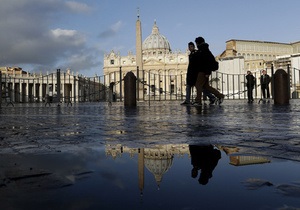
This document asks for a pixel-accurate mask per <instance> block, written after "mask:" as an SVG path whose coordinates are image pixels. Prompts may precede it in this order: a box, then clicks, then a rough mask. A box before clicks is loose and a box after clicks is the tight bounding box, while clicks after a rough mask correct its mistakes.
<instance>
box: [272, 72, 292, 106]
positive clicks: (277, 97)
mask: <svg viewBox="0 0 300 210" xmlns="http://www.w3.org/2000/svg"><path fill="white" fill-rule="evenodd" d="M288 80H289V78H288V74H287V73H286V72H285V71H284V70H283V69H278V70H277V71H276V72H275V74H274V104H289V99H290V97H289V96H290V94H289V88H290V87H289V81H288Z"/></svg>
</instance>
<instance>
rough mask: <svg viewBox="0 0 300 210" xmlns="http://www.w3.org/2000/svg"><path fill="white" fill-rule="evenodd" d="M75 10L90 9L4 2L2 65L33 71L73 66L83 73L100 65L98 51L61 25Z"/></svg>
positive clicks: (26, 0)
mask: <svg viewBox="0 0 300 210" xmlns="http://www.w3.org/2000/svg"><path fill="white" fill-rule="evenodd" d="M74 11H77V13H79V12H81V13H82V12H88V11H90V8H89V7H88V6H87V5H85V4H81V3H76V2H73V1H69V2H67V3H65V2H64V1H63V0H43V1H40V0H1V6H0V28H1V33H0V49H1V50H0V66H20V67H22V68H23V69H24V70H25V71H32V72H40V71H43V72H46V71H48V70H51V69H56V68H57V67H59V68H60V67H62V66H63V67H70V66H71V67H73V68H76V69H77V71H79V72H80V71H81V69H84V70H85V71H88V70H89V69H92V68H95V66H96V65H100V64H101V62H100V61H99V58H98V57H97V56H99V54H98V53H99V51H97V49H91V48H90V47H89V46H88V43H87V37H86V35H85V34H84V33H83V32H81V31H78V30H76V29H73V28H68V27H69V26H68V25H63V24H61V22H62V21H61V20H63V19H64V17H65V15H68V14H71V15H72V16H74ZM58 25H59V27H56V26H58ZM74 56H75V57H76V56H77V58H78V59H79V58H82V59H80V60H81V62H77V63H76V62H74V60H73V59H72V58H74ZM84 57H85V59H84ZM77 64H80V66H75V65H77Z"/></svg>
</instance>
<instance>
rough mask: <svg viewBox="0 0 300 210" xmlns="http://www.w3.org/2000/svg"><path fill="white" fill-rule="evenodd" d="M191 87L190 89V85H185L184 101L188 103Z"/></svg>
mask: <svg viewBox="0 0 300 210" xmlns="http://www.w3.org/2000/svg"><path fill="white" fill-rule="evenodd" d="M191 89H192V87H191V86H190V85H186V96H185V101H186V102H188V103H189V102H190V101H191Z"/></svg>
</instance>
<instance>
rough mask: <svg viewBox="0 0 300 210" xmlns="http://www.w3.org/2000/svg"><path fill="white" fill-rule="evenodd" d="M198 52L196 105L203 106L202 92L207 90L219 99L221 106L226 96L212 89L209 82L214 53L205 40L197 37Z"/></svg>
mask: <svg viewBox="0 0 300 210" xmlns="http://www.w3.org/2000/svg"><path fill="white" fill-rule="evenodd" d="M195 42H196V45H197V48H198V51H197V52H196V58H197V59H196V62H197V64H196V65H197V67H196V68H197V72H198V75H197V81H196V89H197V97H196V105H198V106H202V91H203V89H206V90H207V91H209V92H210V93H212V94H214V95H215V96H216V97H217V98H218V103H219V104H221V103H222V102H223V99H224V97H225V96H224V95H223V94H222V93H220V92H219V91H218V90H217V89H215V88H213V87H211V86H210V85H209V82H208V78H209V76H210V74H211V70H210V65H211V63H210V62H211V59H210V58H211V56H212V57H213V55H212V53H211V52H210V50H209V48H208V47H209V45H208V44H207V43H205V40H204V38H202V37H197V38H196V39H195Z"/></svg>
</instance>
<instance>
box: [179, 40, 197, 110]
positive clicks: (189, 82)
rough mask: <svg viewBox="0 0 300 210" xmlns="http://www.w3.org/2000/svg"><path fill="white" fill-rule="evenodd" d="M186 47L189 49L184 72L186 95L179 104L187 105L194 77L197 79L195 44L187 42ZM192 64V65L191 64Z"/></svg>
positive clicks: (194, 81)
mask: <svg viewBox="0 0 300 210" xmlns="http://www.w3.org/2000/svg"><path fill="white" fill-rule="evenodd" d="M188 48H189V51H190V54H189V64H188V68H187V74H186V96H185V101H184V102H183V103H181V105H189V104H191V90H192V87H193V86H195V83H196V79H197V72H196V71H195V67H194V66H195V62H194V59H195V53H196V49H195V44H194V43H193V42H189V43H188ZM193 65H194V66H193Z"/></svg>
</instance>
